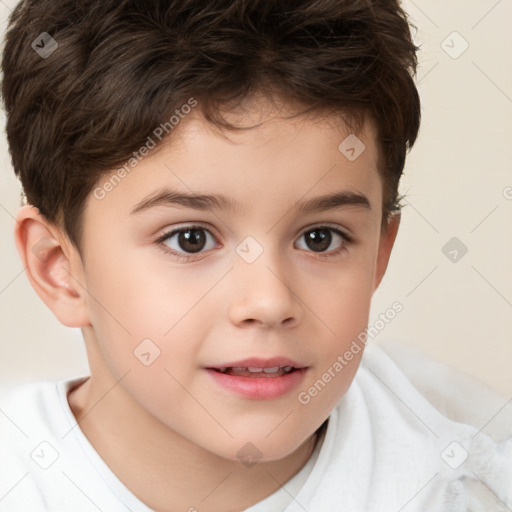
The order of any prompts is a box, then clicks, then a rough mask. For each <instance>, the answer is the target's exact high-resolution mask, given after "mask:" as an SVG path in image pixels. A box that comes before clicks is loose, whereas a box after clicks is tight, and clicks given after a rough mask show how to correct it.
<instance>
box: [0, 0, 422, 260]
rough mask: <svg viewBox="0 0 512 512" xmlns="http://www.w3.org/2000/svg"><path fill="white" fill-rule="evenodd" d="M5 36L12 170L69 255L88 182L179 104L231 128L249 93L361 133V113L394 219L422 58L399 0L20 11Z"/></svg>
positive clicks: (34, 5) (65, 2)
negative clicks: (49, 41) (322, 114)
mask: <svg viewBox="0 0 512 512" xmlns="http://www.w3.org/2000/svg"><path fill="white" fill-rule="evenodd" d="M411 26H412V25H411ZM7 28H8V30H7V33H6V36H5V47H4V51H3V56H2V70H3V75H4V76H3V81H2V89H1V90H2V97H3V102H4V106H5V110H6V114H7V125H6V131H7V139H8V143H9V151H10V154H11V157H12V163H13V167H14V171H15V173H16V175H17V176H18V177H19V178H20V180H21V183H22V186H23V189H24V191H25V193H26V196H27V200H28V202H29V203H30V204H32V205H34V206H36V207H37V208H38V209H39V211H40V213H41V214H42V215H43V216H44V217H45V218H46V219H47V220H48V221H50V222H51V223H53V224H58V225H60V226H61V227H63V228H64V230H65V232H66V233H67V235H68V236H69V238H70V240H71V241H72V243H73V244H74V245H75V247H76V248H77V249H78V250H79V251H80V250H81V234H82V225H81V216H82V213H83V209H84V204H85V201H86V199H87V196H88V195H89V193H91V191H92V189H93V188H94V186H95V184H96V183H97V182H98V180H99V179H100V178H101V177H102V176H103V175H105V174H107V173H109V172H111V171H112V170H113V169H114V168H116V167H117V166H119V165H122V164H123V163H125V162H126V161H127V160H128V159H129V158H130V157H131V156H132V155H133V153H134V151H136V150H137V149H138V148H140V147H141V146H142V145H143V144H144V143H145V142H146V141H147V139H148V135H150V134H151V133H152V132H153V131H154V130H155V127H157V126H159V125H161V124H162V123H163V122H165V121H166V120H168V119H169V117H170V116H171V115H172V113H174V112H175V111H176V109H178V108H179V107H180V106H181V105H183V104H185V103H187V101H189V100H190V98H197V101H198V103H199V105H200V108H201V113H202V114H203V115H204V117H205V118H206V119H207V120H208V121H209V122H212V123H213V124H215V125H217V126H222V127H224V128H227V129H232V130H236V129H237V127H235V126H232V125H230V124H229V123H227V122H226V121H225V120H224V119H223V118H222V116H221V115H220V110H221V109H222V107H225V106H226V105H233V104H235V103H236V102H237V101H240V100H243V99H244V98H246V97H247V96H249V95H250V94H251V93H254V92H256V91H263V92H265V93H267V92H270V91H273V92H277V93H278V94H280V95H281V97H282V98H284V99H289V100H293V101H295V102H297V101H298V102H299V104H301V105H304V106H305V107H307V110H308V111H323V110H326V109H333V110H335V111H339V112H342V113H344V115H348V116H349V118H350V119H352V120H354V121H355V124H356V125H357V126H359V127H360V126H361V122H362V120H363V118H364V116H366V115H370V116H371V117H372V118H373V119H374V121H375V122H376V125H377V128H378V145H379V154H380V155H381V157H380V160H381V162H380V168H379V172H380V175H381V176H382V179H383V188H384V192H383V217H382V219H383V226H384V224H385V222H386V221H387V219H388V218H389V215H390V214H391V213H392V212H395V211H399V210H400V207H401V206H400V205H399V199H401V198H399V196H398V190H397V189H398V183H399V180H400V176H401V174H402V171H403V167H404V164H405V156H406V151H407V150H408V149H409V148H410V147H411V146H412V145H413V144H414V142H415V140H416V137H417V134H418V130H419V124H420V100H419V95H418V92H417V90H416V87H415V83H414V80H413V77H414V75H415V73H416V66H417V58H416V51H417V50H418V49H419V48H418V47H416V46H415V45H414V44H413V41H412V38H411V33H410V23H409V22H408V18H407V15H406V14H405V12H404V11H403V9H402V8H401V6H400V4H399V1H398V0H279V1H276V2H273V1H268V0H250V1H247V0H208V1H206V2H205V1H204V0H167V1H165V0H160V1H158V0H152V1H145V2H138V1H136V0H115V1H114V0H80V1H79V2H77V1H75V0H60V1H57V0H47V1H44V2H41V1H40V0H22V1H21V2H20V3H19V4H18V5H17V6H16V8H15V9H14V10H13V12H12V13H11V15H10V17H9V22H8V27H7ZM42 33H47V34H49V36H51V37H52V38H53V39H54V40H55V41H56V42H57V45H58V47H57V48H56V49H55V51H54V52H53V53H52V54H51V55H49V56H46V57H47V58H42V57H41V55H40V54H38V53H37V52H36V51H35V48H34V47H33V44H34V42H36V41H38V40H40V39H42V38H45V37H46V38H47V37H49V36H46V35H43V36H42ZM40 46H44V43H41V44H40ZM170 134H172V132H170ZM163 140H165V139H163ZM160 144H161V142H159V145H160Z"/></svg>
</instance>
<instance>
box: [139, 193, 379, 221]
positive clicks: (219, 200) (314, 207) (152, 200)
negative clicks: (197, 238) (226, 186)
mask: <svg viewBox="0 0 512 512" xmlns="http://www.w3.org/2000/svg"><path fill="white" fill-rule="evenodd" d="M176 205H177V206H184V207H185V208H192V209H194V210H206V211H207V210H226V211H229V212H232V213H240V212H241V211H242V210H243V205H242V203H241V202H239V201H235V200H233V199H230V198H229V197H227V196H225V195H223V194H216V195H209V194H188V193H185V192H179V191H177V190H172V189H169V188H164V189H162V190H160V191H157V192H155V193H153V194H150V195H149V196H146V197H145V198H143V199H142V200H141V201H140V202H139V203H137V204H136V205H135V206H134V208H133V209H132V210H131V212H130V215H134V214H137V213H141V212H144V211H147V210H149V209H151V208H155V207H157V206H176ZM354 206H355V207H361V208H364V209H366V210H371V204H370V201H369V200H368V198H367V197H366V196H365V195H363V194H359V193H356V192H352V191H350V190H342V191H340V192H335V193H332V194H326V195H323V196H319V197H315V198H313V199H309V200H307V201H299V202H298V203H297V205H296V208H297V210H298V211H299V212H300V213H315V212H322V211H327V210H334V209H336V208H341V207H354Z"/></svg>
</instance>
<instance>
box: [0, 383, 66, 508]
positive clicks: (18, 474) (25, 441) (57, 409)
mask: <svg viewBox="0 0 512 512" xmlns="http://www.w3.org/2000/svg"><path fill="white" fill-rule="evenodd" d="M74 381H75V379H69V380H61V381H50V380H47V381H40V382H31V383H24V384H21V385H18V386H16V387H10V388H7V389H5V388H4V389H2V391H1V392H0V458H1V459H2V464H0V496H4V498H3V499H2V504H5V506H6V507H7V508H8V509H9V510H13V511H17V510H34V511H35V510H42V509H43V508H44V509H45V507H46V505H45V503H46V495H45V489H47V488H50V487H51V486H52V482H51V481H50V480H51V478H52V475H53V473H50V472H48V471H47V470H48V468H50V467H51V466H53V465H54V463H55V462H56V461H58V460H60V459H62V456H63V454H62V448H61V445H62V436H63V432H65V430H66V429H70V428H71V427H70V426H69V422H68V420H67V418H66V415H65V413H64V411H63V407H62V404H61V399H62V393H63V392H64V393H65V391H66V389H67V387H68V386H69V385H71V384H72V383H73V382H74ZM64 396H65V395H64ZM6 510H7V509H6Z"/></svg>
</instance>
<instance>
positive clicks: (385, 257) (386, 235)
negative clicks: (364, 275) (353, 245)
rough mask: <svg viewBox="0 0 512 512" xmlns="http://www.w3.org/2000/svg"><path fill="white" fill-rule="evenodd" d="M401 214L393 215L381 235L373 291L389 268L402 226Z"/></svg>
mask: <svg viewBox="0 0 512 512" xmlns="http://www.w3.org/2000/svg"><path fill="white" fill-rule="evenodd" d="M401 217H402V216H401V213H400V212H397V213H394V214H393V215H391V217H390V218H389V221H388V225H387V229H385V230H383V231H382V233H381V235H380V241H379V251H378V254H377V266H376V270H375V281H374V286H373V291H374V292H375V290H376V289H377V288H378V287H379V285H380V282H381V281H382V278H383V277H384V274H385V273H386V269H387V268H388V262H389V257H390V256H391V249H393V245H394V243H395V239H396V235H397V233H398V227H399V226H400V219H401Z"/></svg>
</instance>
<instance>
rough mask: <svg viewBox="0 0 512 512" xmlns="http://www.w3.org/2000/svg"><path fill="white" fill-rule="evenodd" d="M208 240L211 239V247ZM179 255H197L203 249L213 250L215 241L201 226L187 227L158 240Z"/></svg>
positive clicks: (175, 230)
mask: <svg viewBox="0 0 512 512" xmlns="http://www.w3.org/2000/svg"><path fill="white" fill-rule="evenodd" d="M208 238H211V242H210V247H207V246H208V242H209V240H208ZM157 243H162V244H163V245H165V246H166V247H168V248H169V249H171V250H172V252H174V253H177V254H196V253H199V252H201V251H203V249H205V248H206V249H213V248H214V247H215V239H214V238H213V235H212V234H211V233H210V232H209V231H208V230H207V229H205V228H203V227H201V226H186V227H183V228H180V229H174V230H172V231H170V232H169V233H166V234H165V235H163V236H162V237H161V238H159V239H158V240H157Z"/></svg>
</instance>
